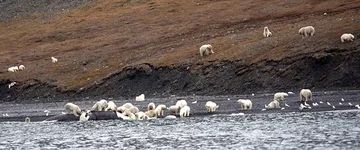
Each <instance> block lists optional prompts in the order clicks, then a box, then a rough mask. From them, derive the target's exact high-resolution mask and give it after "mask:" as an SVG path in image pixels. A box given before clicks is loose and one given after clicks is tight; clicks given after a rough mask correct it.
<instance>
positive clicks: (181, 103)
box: [175, 99, 187, 108]
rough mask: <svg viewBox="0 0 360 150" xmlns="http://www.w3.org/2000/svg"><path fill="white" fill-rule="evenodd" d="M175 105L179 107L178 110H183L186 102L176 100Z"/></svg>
mask: <svg viewBox="0 0 360 150" xmlns="http://www.w3.org/2000/svg"><path fill="white" fill-rule="evenodd" d="M175 105H177V106H180V108H183V107H184V106H187V102H186V100H184V99H182V100H178V101H177V102H176V104H175Z"/></svg>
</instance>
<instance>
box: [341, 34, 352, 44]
mask: <svg viewBox="0 0 360 150" xmlns="http://www.w3.org/2000/svg"><path fill="white" fill-rule="evenodd" d="M354 39H355V37H354V35H352V34H351V33H344V34H343V35H341V42H343V43H344V42H352V41H354Z"/></svg>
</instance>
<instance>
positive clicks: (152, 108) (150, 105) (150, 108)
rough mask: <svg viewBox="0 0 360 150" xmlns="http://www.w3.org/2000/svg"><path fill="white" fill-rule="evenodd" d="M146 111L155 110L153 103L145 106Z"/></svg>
mask: <svg viewBox="0 0 360 150" xmlns="http://www.w3.org/2000/svg"><path fill="white" fill-rule="evenodd" d="M147 110H155V103H153V102H151V103H149V104H148V106H147Z"/></svg>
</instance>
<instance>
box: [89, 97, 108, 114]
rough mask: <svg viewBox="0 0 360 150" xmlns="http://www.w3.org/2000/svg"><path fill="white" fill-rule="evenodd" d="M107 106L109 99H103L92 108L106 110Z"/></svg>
mask: <svg viewBox="0 0 360 150" xmlns="http://www.w3.org/2000/svg"><path fill="white" fill-rule="evenodd" d="M107 107H108V103H107V101H106V100H104V99H102V100H100V101H98V102H96V103H95V104H94V106H93V107H92V108H91V111H105V110H106V108H107Z"/></svg>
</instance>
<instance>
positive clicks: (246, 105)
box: [237, 99, 252, 110]
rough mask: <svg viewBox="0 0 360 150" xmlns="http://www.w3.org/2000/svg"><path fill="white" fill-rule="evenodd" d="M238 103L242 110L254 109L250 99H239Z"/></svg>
mask: <svg viewBox="0 0 360 150" xmlns="http://www.w3.org/2000/svg"><path fill="white" fill-rule="evenodd" d="M237 102H238V103H239V104H240V105H241V109H242V110H250V109H251V108H252V102H251V100H249V99H239V100H238V101H237Z"/></svg>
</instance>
